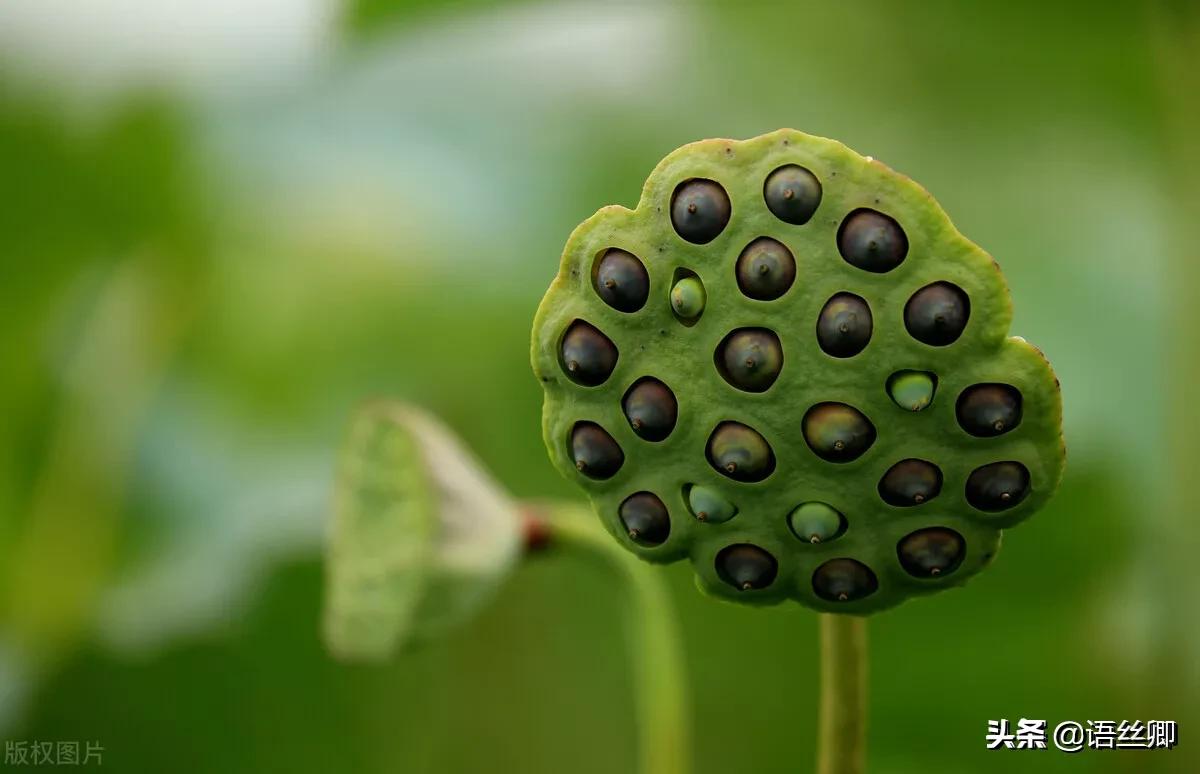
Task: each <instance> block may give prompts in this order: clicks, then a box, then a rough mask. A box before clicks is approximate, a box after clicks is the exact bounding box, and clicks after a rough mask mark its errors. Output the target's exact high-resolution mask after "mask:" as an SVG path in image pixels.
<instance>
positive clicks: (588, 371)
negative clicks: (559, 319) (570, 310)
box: [559, 320, 617, 387]
mask: <svg viewBox="0 0 1200 774" xmlns="http://www.w3.org/2000/svg"><path fill="white" fill-rule="evenodd" d="M559 362H560V363H561V365H562V369H563V371H565V372H566V374H567V378H568V379H570V380H571V381H573V382H575V383H576V384H582V385H583V386H584V387H596V386H599V385H601V384H604V382H605V381H607V380H608V377H609V375H610V374H611V373H612V372H613V369H614V368H616V366H617V346H616V345H615V344H613V343H612V339H610V338H608V337H607V336H605V335H604V334H603V333H601V332H600V330H599V329H598V328H596V326H594V325H592V324H591V323H587V322H584V321H583V320H575V321H574V322H573V323H571V327H569V328H567V333H566V335H565V336H563V340H562V354H561V359H560V361H559Z"/></svg>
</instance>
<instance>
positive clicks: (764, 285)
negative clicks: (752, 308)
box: [735, 237, 796, 301]
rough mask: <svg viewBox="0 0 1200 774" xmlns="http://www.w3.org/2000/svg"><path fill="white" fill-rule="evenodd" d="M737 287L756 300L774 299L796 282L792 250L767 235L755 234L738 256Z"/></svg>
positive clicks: (794, 260)
mask: <svg viewBox="0 0 1200 774" xmlns="http://www.w3.org/2000/svg"><path fill="white" fill-rule="evenodd" d="M735 271H736V273H737V283H738V288H739V289H740V290H741V291H742V293H744V294H745V295H746V296H747V297H748V298H753V299H754V300H756V301H774V300H775V299H777V298H779V297H780V296H782V295H783V294H784V293H786V292H787V291H788V288H790V287H791V286H792V283H793V282H795V281H796V259H795V258H794V257H793V256H792V251H791V250H788V249H787V248H786V247H784V245H783V243H782V242H777V241H775V240H774V239H771V238H770V237H759V238H758V239H755V240H754V241H753V242H751V243H750V244H749V245H747V246H746V249H745V250H743V251H742V254H741V255H739V256H738V259H737V267H736V269H735Z"/></svg>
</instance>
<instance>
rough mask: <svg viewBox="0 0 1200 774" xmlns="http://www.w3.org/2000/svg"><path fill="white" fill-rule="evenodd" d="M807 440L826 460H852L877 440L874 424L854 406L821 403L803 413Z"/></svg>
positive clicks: (819, 455) (815, 452)
mask: <svg viewBox="0 0 1200 774" xmlns="http://www.w3.org/2000/svg"><path fill="white" fill-rule="evenodd" d="M804 440H805V441H807V442H808V448H810V449H812V450H813V453H814V454H816V455H817V456H818V457H820V458H821V459H823V460H826V461H827V462H851V461H853V460H856V459H858V458H859V457H861V456H862V455H863V453H864V452H866V450H867V449H869V448H871V444H873V443H875V426H874V425H872V424H871V420H869V419H867V418H866V417H865V416H863V413H862V412H861V411H859V410H858V409H856V408H854V407H853V406H847V405H846V404H845V403H818V404H817V405H815V406H813V407H812V408H810V409H809V410H808V413H806V414H805V415H804Z"/></svg>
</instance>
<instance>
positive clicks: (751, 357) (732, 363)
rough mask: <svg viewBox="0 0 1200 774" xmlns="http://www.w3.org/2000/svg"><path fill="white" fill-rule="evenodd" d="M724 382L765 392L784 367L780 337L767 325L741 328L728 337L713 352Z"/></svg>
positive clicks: (739, 387) (743, 388)
mask: <svg viewBox="0 0 1200 774" xmlns="http://www.w3.org/2000/svg"><path fill="white" fill-rule="evenodd" d="M714 359H715V360H716V363H717V370H718V371H720V372H721V376H723V377H725V381H727V382H729V383H730V384H732V385H733V386H734V387H737V388H738V389H739V390H745V391H746V392H766V391H767V390H768V389H770V387H771V385H772V384H774V383H775V380H776V379H778V378H779V371H780V370H781V369H782V368H783V347H781V346H780V344H779V337H778V336H776V335H775V333H774V332H773V331H769V330H767V329H766V328H742V329H741V330H736V331H733V332H732V333H730V334H729V335H728V336H726V337H725V338H724V339H723V340H722V341H721V343H720V344H719V345H718V346H717V351H716V353H715V355H714Z"/></svg>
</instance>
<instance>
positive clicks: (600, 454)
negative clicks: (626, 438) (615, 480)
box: [571, 422, 625, 480]
mask: <svg viewBox="0 0 1200 774" xmlns="http://www.w3.org/2000/svg"><path fill="white" fill-rule="evenodd" d="M571 461H572V462H574V463H575V469H576V470H578V471H579V472H580V473H582V474H583V475H585V476H587V477H588V478H594V479H597V480H603V479H606V478H612V477H613V476H614V475H615V474H616V472H617V471H618V470H620V469H621V465H622V464H623V463H624V462H625V453H624V452H622V451H621V447H620V445H619V444H618V443H617V442H616V440H615V439H614V438H613V437H612V436H611V435H609V434H608V431H607V430H605V429H604V428H603V427H601V426H600V425H598V424H596V423H595V422H576V423H575V427H574V428H572V429H571Z"/></svg>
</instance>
